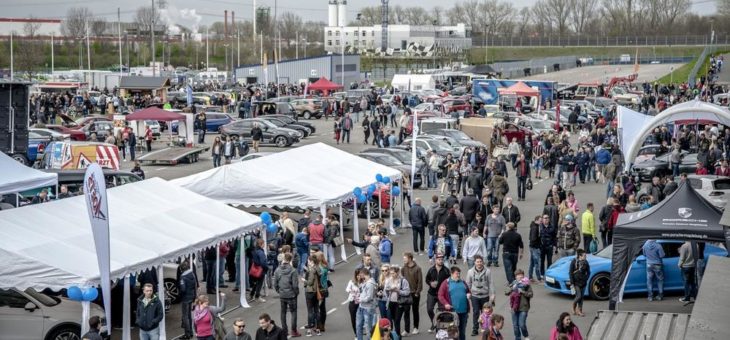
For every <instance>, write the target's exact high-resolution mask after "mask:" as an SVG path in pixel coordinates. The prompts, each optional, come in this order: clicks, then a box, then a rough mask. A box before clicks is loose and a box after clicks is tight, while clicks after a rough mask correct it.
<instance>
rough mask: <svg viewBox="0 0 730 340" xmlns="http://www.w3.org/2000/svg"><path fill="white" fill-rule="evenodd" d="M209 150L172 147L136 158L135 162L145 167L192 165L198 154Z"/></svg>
mask: <svg viewBox="0 0 730 340" xmlns="http://www.w3.org/2000/svg"><path fill="white" fill-rule="evenodd" d="M208 150H210V147H209V146H206V147H200V146H196V147H191V148H187V147H182V146H172V147H169V148H165V149H161V150H157V151H152V152H150V153H147V154H144V155H143V156H141V157H138V158H137V160H138V161H139V162H140V163H142V164H146V165H178V164H180V163H188V164H192V163H195V162H197V161H198V160H199V159H200V154H201V153H203V152H205V151H208Z"/></svg>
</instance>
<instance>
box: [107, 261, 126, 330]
mask: <svg viewBox="0 0 730 340" xmlns="http://www.w3.org/2000/svg"><path fill="white" fill-rule="evenodd" d="M123 290H124V302H123V307H122V314H124V315H123V316H122V340H131V339H132V331H131V325H130V322H131V320H130V314H131V311H130V308H131V306H130V301H129V275H126V276H124V289H123ZM107 323H108V324H111V321H107ZM109 333H111V330H110V331H109Z"/></svg>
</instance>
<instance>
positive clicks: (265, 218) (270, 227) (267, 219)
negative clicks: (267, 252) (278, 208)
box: [259, 211, 279, 233]
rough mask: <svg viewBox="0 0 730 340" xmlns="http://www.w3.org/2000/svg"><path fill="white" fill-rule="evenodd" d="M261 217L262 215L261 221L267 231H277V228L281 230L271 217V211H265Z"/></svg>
mask: <svg viewBox="0 0 730 340" xmlns="http://www.w3.org/2000/svg"><path fill="white" fill-rule="evenodd" d="M259 217H261V223H263V225H265V226H266V231H268V232H270V233H275V232H276V231H277V230H279V227H278V226H277V225H276V223H274V221H273V220H272V219H271V214H269V212H267V211H264V212H262V213H261V216H259Z"/></svg>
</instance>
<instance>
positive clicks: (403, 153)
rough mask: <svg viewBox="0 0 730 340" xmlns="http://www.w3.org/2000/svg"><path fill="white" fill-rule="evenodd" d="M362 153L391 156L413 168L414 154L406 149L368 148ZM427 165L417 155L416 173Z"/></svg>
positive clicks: (421, 157)
mask: <svg viewBox="0 0 730 340" xmlns="http://www.w3.org/2000/svg"><path fill="white" fill-rule="evenodd" d="M360 152H361V153H384V154H387V155H391V156H393V157H395V158H397V159H398V160H399V161H400V162H401V163H403V164H406V165H408V166H411V164H413V162H412V159H411V158H412V153H411V152H410V151H408V150H406V149H405V148H403V149H401V148H367V149H365V150H362V151H360ZM425 164H426V162H425V161H424V159H423V156H420V157H419V155H418V154H416V171H418V170H419V169H421V167H423V166H424V165H425Z"/></svg>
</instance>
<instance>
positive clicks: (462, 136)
mask: <svg viewBox="0 0 730 340" xmlns="http://www.w3.org/2000/svg"><path fill="white" fill-rule="evenodd" d="M446 134H447V135H448V136H449V137H451V138H453V139H456V140H471V138H469V136H468V135H467V134H466V133H464V132H463V131H459V130H453V131H447V132H446Z"/></svg>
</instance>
